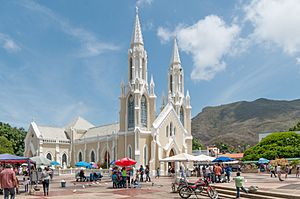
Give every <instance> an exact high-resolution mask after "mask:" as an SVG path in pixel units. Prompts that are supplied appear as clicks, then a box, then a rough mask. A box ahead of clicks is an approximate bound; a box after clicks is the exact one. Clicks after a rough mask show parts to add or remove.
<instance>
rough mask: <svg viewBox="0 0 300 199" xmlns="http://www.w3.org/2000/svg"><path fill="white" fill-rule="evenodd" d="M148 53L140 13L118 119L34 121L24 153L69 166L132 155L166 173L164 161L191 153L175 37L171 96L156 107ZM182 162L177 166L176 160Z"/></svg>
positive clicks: (186, 99) (187, 106) (170, 69)
mask: <svg viewBox="0 0 300 199" xmlns="http://www.w3.org/2000/svg"><path fill="white" fill-rule="evenodd" d="M147 60H148V58H147V52H146V50H145V46H144V41H143V36H142V31H141V24H140V20H139V16H138V13H136V17H135V23H134V29H133V33H132V38H131V42H130V47H129V50H128V79H127V83H126V84H124V82H121V94H120V97H119V100H120V111H119V117H120V118H119V123H114V124H108V125H103V126H94V125H93V124H91V123H90V122H88V121H86V120H85V119H83V118H81V117H78V118H76V119H75V120H74V121H72V122H71V123H70V124H68V125H66V126H65V127H62V128H58V127H50V126H41V125H38V124H36V123H35V122H32V123H31V124H30V126H29V129H28V133H27V136H26V138H25V152H24V155H25V156H28V157H30V156H36V155H43V156H45V157H47V158H48V159H51V160H54V161H57V162H59V163H60V164H62V165H65V166H74V164H75V163H76V162H78V161H86V162H97V163H99V164H101V165H102V166H105V165H106V166H108V165H109V164H110V162H112V161H114V160H117V159H121V158H123V157H130V158H132V159H135V160H136V161H137V165H136V166H137V167H139V165H144V166H146V165H149V166H150V170H152V171H154V170H155V169H156V168H158V167H159V168H160V170H161V172H162V174H164V173H165V172H167V169H168V163H165V162H160V161H159V160H161V159H163V158H166V157H169V156H172V155H176V154H179V153H189V154H191V153H192V139H193V137H192V135H191V105H190V96H189V92H188V91H187V92H186V94H185V91H184V71H183V68H182V66H181V60H180V56H179V51H178V46H177V42H176V39H174V44H173V51H172V54H171V61H170V65H169V67H168V68H167V67H166V75H167V76H168V96H167V99H163V102H162V106H161V108H160V111H159V112H158V113H157V112H156V98H157V97H156V95H155V84H154V80H153V77H152V76H151V78H150V82H149V81H148V70H147ZM175 166H176V167H178V165H175Z"/></svg>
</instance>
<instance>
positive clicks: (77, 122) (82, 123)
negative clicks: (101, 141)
mask: <svg viewBox="0 0 300 199" xmlns="http://www.w3.org/2000/svg"><path fill="white" fill-rule="evenodd" d="M93 127H95V126H94V125H93V124H91V123H90V122H88V121H87V120H85V119H83V118H82V117H77V118H76V119H74V120H73V121H72V122H71V123H70V124H68V125H67V126H66V129H69V128H73V129H77V130H88V129H89V128H93Z"/></svg>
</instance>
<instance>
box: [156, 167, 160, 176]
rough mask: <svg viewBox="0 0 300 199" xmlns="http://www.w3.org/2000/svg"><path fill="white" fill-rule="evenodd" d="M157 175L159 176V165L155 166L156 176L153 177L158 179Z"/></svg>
mask: <svg viewBox="0 0 300 199" xmlns="http://www.w3.org/2000/svg"><path fill="white" fill-rule="evenodd" d="M159 176H160V168H159V167H157V169H156V176H155V178H158V179H159Z"/></svg>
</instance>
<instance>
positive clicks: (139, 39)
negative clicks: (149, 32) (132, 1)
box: [131, 7, 144, 45]
mask: <svg viewBox="0 0 300 199" xmlns="http://www.w3.org/2000/svg"><path fill="white" fill-rule="evenodd" d="M135 9H136V15H135V24H134V28H133V33H132V37H131V45H134V44H141V45H144V42H143V35H142V29H141V24H140V19H139V13H138V10H139V9H138V7H136V8H135Z"/></svg>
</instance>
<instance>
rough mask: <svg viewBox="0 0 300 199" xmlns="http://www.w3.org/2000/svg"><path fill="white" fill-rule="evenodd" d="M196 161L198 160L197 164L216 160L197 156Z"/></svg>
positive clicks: (206, 156)
mask: <svg viewBox="0 0 300 199" xmlns="http://www.w3.org/2000/svg"><path fill="white" fill-rule="evenodd" d="M195 159H196V161H197V162H211V161H213V160H214V159H215V158H214V157H211V156H208V155H204V154H201V155H197V156H195Z"/></svg>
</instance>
